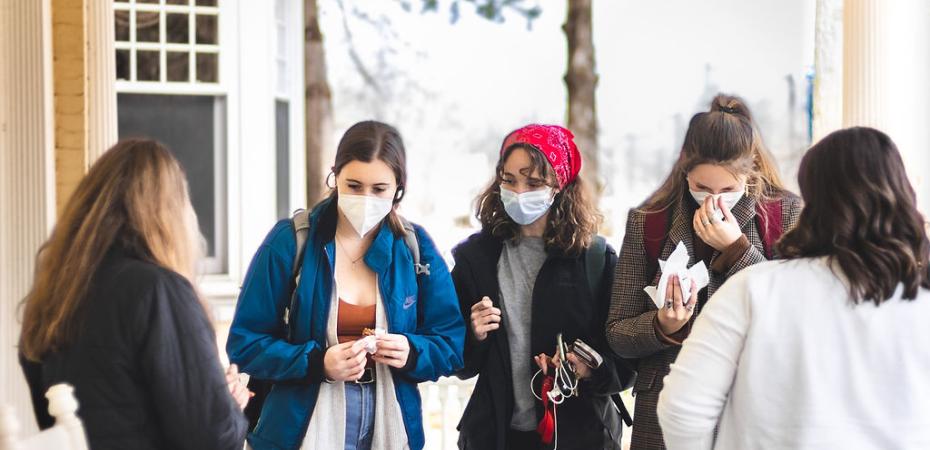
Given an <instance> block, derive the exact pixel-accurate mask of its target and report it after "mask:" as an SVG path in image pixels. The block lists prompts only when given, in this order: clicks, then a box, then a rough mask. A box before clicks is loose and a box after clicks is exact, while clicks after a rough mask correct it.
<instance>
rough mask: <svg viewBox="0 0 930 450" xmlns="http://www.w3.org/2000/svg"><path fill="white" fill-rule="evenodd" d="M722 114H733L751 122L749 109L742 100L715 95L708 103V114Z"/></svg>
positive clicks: (724, 95)
mask: <svg viewBox="0 0 930 450" xmlns="http://www.w3.org/2000/svg"><path fill="white" fill-rule="evenodd" d="M718 111H719V112H722V113H727V114H735V115H738V116H743V117H745V118H747V119H750V120H752V116H751V114H750V113H749V108H748V107H747V106H746V102H744V101H743V99H741V98H739V97H737V96H735V95H727V94H717V96H716V97H714V100H713V101H711V102H710V112H718Z"/></svg>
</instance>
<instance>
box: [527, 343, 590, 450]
mask: <svg viewBox="0 0 930 450" xmlns="http://www.w3.org/2000/svg"><path fill="white" fill-rule="evenodd" d="M540 373H542V369H539V370H537V371H536V373H535V374H533V378H531V379H530V392H532V393H533V397H536V400H539V401H543V399H542V396H541V395H538V394H536V391H535V390H534V389H533V385H534V384H535V383H536V377H537V376H539V374H540ZM552 378H553V383H552V389H551V390H549V392H546V393H545V395H546V397H548V398H549V401H550V402H552V422H553V428H554V432H555V446H554V447H552V450H558V448H559V413H558V406H559V405H561V404H562V403H564V402H565V399H567V398H569V397H577V396H578V379H577V377H575V374H574V372H573V371H572V370H571V365H570V364H569V363H568V362H567V361H566V362H565V363H563V364H559V366H558V367H556V368H555V373H554V375H553V377H552ZM561 386H566V388H567V389H566V391H567V392H565V391H562V388H561ZM541 394H542V393H541Z"/></svg>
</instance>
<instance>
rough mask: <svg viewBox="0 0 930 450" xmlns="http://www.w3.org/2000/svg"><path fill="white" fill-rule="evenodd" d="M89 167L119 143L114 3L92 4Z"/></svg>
mask: <svg viewBox="0 0 930 450" xmlns="http://www.w3.org/2000/svg"><path fill="white" fill-rule="evenodd" d="M85 7H86V8H87V10H86V13H85V14H86V17H87V23H86V27H87V28H86V33H85V35H86V36H87V138H88V139H87V164H88V166H90V165H92V164H93V163H94V161H96V160H97V157H99V156H100V155H101V154H102V153H103V152H104V151H106V150H107V149H108V148H110V146H111V145H113V144H114V143H115V142H116V139H117V118H116V87H115V83H116V56H115V55H116V53H115V50H114V41H115V39H116V37H115V32H114V30H113V21H114V19H113V2H112V0H105V1H88V2H87V3H86V4H85Z"/></svg>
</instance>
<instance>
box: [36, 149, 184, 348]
mask: <svg viewBox="0 0 930 450" xmlns="http://www.w3.org/2000/svg"><path fill="white" fill-rule="evenodd" d="M198 239H200V234H199V230H198V229H197V217H196V215H195V214H194V211H193V208H192V207H191V203H190V199H189V196H188V188H187V180H186V178H185V176H184V172H183V170H182V169H181V166H180V164H179V163H178V161H177V159H175V158H174V156H173V155H172V154H171V152H169V151H168V149H166V148H165V147H164V146H162V145H161V144H160V143H158V142H156V141H153V140H148V139H127V140H123V141H120V142H118V143H116V145H114V146H113V147H112V148H110V150H108V151H107V152H106V153H105V154H104V155H103V156H101V157H100V159H98V160H97V162H96V163H94V165H93V167H91V169H90V171H89V172H88V173H87V175H86V176H85V177H84V178H83V179H82V180H81V182H80V184H78V187H77V190H75V192H74V194H73V195H72V196H71V198H70V199H69V200H68V203H67V205H66V206H65V209H64V212H63V213H62V215H61V217H60V218H59V220H58V223H57V224H56V225H55V228H54V230H53V231H52V234H51V236H50V237H49V239H48V240H47V241H46V242H45V243H44V244H43V245H42V246H41V247H40V248H39V251H38V254H37V256H36V270H35V279H34V281H33V285H32V289H31V290H30V292H29V293H28V294H27V295H26V298H25V299H24V300H23V302H24V305H25V310H24V314H23V330H22V338H21V342H20V350H21V351H22V353H23V355H25V356H26V358H28V359H30V360H33V361H38V360H39V359H40V358H41V357H42V356H43V355H45V354H47V353H48V352H50V351H54V350H57V349H59V348H61V346H62V345H63V344H66V343H67V342H68V341H69V340H70V339H72V338H73V337H74V335H75V333H76V330H77V329H78V327H79V324H78V323H77V322H78V321H77V320H76V319H77V312H78V311H79V310H80V308H81V305H82V304H83V303H84V302H85V301H88V299H86V298H85V297H86V295H87V291H88V287H89V286H90V283H91V279H92V277H93V276H94V274H95V273H96V271H97V269H98V267H99V266H100V263H101V261H102V260H103V257H104V255H105V254H106V253H107V251H108V250H109V249H110V248H111V247H112V246H114V244H118V245H121V246H122V247H123V248H125V249H127V250H128V251H129V252H130V253H131V254H132V256H133V257H136V258H140V259H142V260H145V261H148V262H151V263H154V264H157V265H159V266H161V267H164V268H166V269H169V270H172V271H174V272H177V273H178V274H180V275H182V276H184V277H185V278H187V279H188V280H190V281H191V282H193V280H194V276H195V275H194V274H195V265H196V263H197V259H198V257H199V255H200V253H201V246H200V245H199V242H198Z"/></svg>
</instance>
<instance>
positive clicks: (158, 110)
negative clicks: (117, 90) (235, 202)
mask: <svg viewBox="0 0 930 450" xmlns="http://www.w3.org/2000/svg"><path fill="white" fill-rule="evenodd" d="M218 101H221V100H219V99H218V98H216V97H212V96H207V95H149V94H118V95H117V112H118V117H119V137H120V139H123V138H128V137H149V138H153V139H157V140H158V141H161V142H163V143H164V144H165V145H167V146H168V148H169V149H171V151H172V152H173V153H174V155H175V156H176V157H177V158H178V161H180V163H181V166H182V167H184V172H185V173H186V174H187V180H188V183H189V187H190V194H191V203H192V204H193V206H194V210H195V211H196V212H197V218H198V220H199V222H200V231H201V233H203V235H204V237H205V238H206V239H207V254H208V256H210V257H215V256H217V239H218V236H220V235H221V234H222V229H219V228H217V224H223V223H225V219H224V218H222V217H220V218H218V217H217V209H216V208H217V205H219V204H221V203H222V202H223V199H222V197H221V196H218V195H217V191H216V185H217V177H220V178H219V181H222V180H223V179H224V178H223V174H222V173H218V172H217V170H218V169H217V164H216V162H217V157H218V155H217V151H222V149H218V148H217V147H218V146H217V142H222V141H221V140H219V141H218V140H217V135H216V134H217V133H218V132H221V130H222V127H220V126H217V124H216V123H215V120H214V117H215V114H214V109H215V107H216V103H217V102H218Z"/></svg>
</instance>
